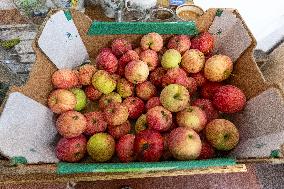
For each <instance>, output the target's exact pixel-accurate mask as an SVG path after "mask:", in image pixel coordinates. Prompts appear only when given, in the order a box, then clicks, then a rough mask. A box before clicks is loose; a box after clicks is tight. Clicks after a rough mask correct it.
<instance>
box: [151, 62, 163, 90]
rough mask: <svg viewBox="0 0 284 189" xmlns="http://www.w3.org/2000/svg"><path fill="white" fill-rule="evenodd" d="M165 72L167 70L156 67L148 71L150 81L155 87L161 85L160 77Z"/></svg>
mask: <svg viewBox="0 0 284 189" xmlns="http://www.w3.org/2000/svg"><path fill="white" fill-rule="evenodd" d="M166 73H167V71H166V70H165V69H164V68H162V67H158V68H156V69H155V70H153V71H152V72H151V73H150V82H151V83H152V84H154V85H155V86H156V87H160V86H162V78H163V76H164V75H165V74H166Z"/></svg>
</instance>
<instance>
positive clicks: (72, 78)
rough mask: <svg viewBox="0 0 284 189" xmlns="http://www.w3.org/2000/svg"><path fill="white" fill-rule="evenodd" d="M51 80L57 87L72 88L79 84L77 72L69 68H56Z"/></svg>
mask: <svg viewBox="0 0 284 189" xmlns="http://www.w3.org/2000/svg"><path fill="white" fill-rule="evenodd" d="M51 81H52V84H53V86H54V88H57V89H70V88H74V87H77V86H78V85H79V78H78V72H77V71H75V70H69V69H61V70H57V71H55V72H54V73H53V74H52V77H51Z"/></svg>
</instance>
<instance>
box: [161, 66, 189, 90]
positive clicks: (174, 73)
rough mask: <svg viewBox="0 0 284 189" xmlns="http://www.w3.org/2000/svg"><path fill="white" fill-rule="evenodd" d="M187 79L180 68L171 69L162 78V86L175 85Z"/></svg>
mask: <svg viewBox="0 0 284 189" xmlns="http://www.w3.org/2000/svg"><path fill="white" fill-rule="evenodd" d="M186 77H187V75H186V72H185V71H184V70H183V69H181V68H172V69H169V70H168V71H167V73H166V74H165V75H163V77H162V86H163V87H165V86H167V85H169V84H177V83H180V82H182V81H183V80H185V78H186Z"/></svg>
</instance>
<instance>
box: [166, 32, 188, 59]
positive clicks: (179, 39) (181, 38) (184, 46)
mask: <svg viewBox="0 0 284 189" xmlns="http://www.w3.org/2000/svg"><path fill="white" fill-rule="evenodd" d="M190 45H191V42H190V38H189V37H188V36H187V35H176V36H173V37H172V38H171V39H170V40H169V42H168V45H167V47H168V49H175V50H177V51H179V52H180V53H181V54H183V53H184V52H185V51H187V50H189V48H190Z"/></svg>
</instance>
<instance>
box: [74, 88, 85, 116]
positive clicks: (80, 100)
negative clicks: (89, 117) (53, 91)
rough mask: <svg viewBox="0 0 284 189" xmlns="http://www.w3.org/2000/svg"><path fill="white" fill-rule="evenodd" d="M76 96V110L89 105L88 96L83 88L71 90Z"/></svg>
mask: <svg viewBox="0 0 284 189" xmlns="http://www.w3.org/2000/svg"><path fill="white" fill-rule="evenodd" d="M70 91H71V92H72V93H73V94H74V95H75V97H76V105H75V108H74V110H76V111H81V110H83V109H84V108H85V107H86V105H87V96H86V94H85V92H84V91H83V90H82V89H79V88H74V89H71V90H70Z"/></svg>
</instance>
